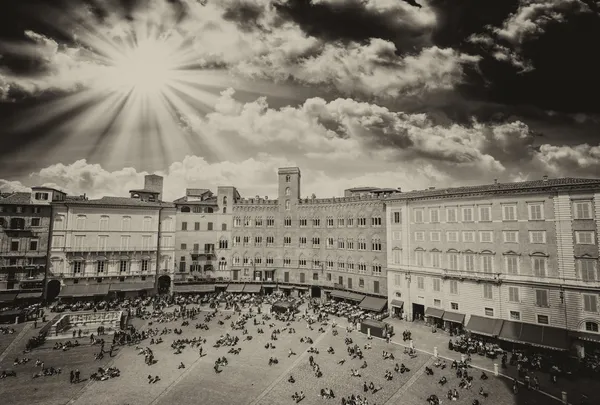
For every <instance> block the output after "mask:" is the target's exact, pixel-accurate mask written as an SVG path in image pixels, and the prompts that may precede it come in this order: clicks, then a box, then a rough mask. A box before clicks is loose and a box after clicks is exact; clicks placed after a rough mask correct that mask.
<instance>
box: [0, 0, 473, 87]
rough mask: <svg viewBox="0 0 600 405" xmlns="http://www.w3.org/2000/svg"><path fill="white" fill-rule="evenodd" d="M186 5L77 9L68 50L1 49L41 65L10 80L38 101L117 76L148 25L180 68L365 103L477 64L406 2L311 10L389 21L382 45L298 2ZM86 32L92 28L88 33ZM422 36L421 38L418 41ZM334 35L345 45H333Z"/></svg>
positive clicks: (50, 46)
mask: <svg viewBox="0 0 600 405" xmlns="http://www.w3.org/2000/svg"><path fill="white" fill-rule="evenodd" d="M184 3H185V12H184V13H182V12H180V11H179V12H176V11H177V10H180V9H181V6H177V8H176V9H174V8H173V6H170V5H169V3H168V2H167V1H164V0H149V6H148V8H144V9H137V10H134V11H133V12H132V13H131V20H132V21H129V20H127V19H126V18H125V17H124V16H123V15H120V14H118V13H117V12H115V11H114V10H111V9H109V8H108V7H107V8H106V10H105V11H104V13H105V15H104V16H103V18H102V19H101V20H99V19H98V18H97V15H96V14H97V13H96V14H94V13H92V12H91V11H90V9H89V7H88V6H82V7H81V8H75V9H74V10H72V11H71V13H72V14H73V19H75V20H83V21H85V24H79V25H74V24H72V25H73V26H72V27H70V26H69V24H68V21H69V20H68V19H64V24H65V25H66V26H65V27H63V28H64V30H65V31H66V32H67V33H68V34H69V35H70V36H71V37H72V41H71V42H70V43H68V44H67V43H61V42H59V41H58V40H56V39H53V38H51V37H49V36H47V35H44V34H43V33H38V32H34V31H26V32H25V33H24V37H25V38H26V39H27V40H28V41H29V44H28V46H27V47H20V46H14V44H13V46H4V47H3V48H2V49H0V52H5V53H6V52H13V53H27V54H28V55H30V56H34V57H35V58H36V60H37V61H38V63H39V64H40V71H39V72H37V74H36V75H32V76H28V75H19V74H17V73H14V74H12V75H8V76H7V77H6V80H8V84H9V85H10V86H12V87H13V88H15V89H20V90H22V91H24V92H26V93H31V94H37V93H39V92H43V91H47V90H62V91H67V92H71V91H76V90H79V89H81V88H83V87H88V86H92V87H93V86H95V85H98V84H99V83H100V82H102V80H100V79H101V78H102V77H105V76H106V74H108V73H107V72H108V71H110V69H109V68H110V65H111V63H112V62H113V59H114V57H115V52H116V51H115V49H118V48H119V47H121V46H122V45H121V44H122V43H127V42H128V41H130V40H131V37H132V35H133V33H135V34H136V35H137V36H140V35H144V33H145V32H146V29H145V28H143V27H147V26H155V27H159V29H162V31H163V32H162V34H161V38H162V39H164V40H167V41H169V44H170V48H171V49H176V51H174V55H173V59H174V60H177V61H178V64H180V65H184V66H194V67H196V68H214V67H219V68H220V69H222V70H224V71H227V72H229V73H231V74H233V75H236V76H240V77H243V78H246V79H256V78H260V79H268V80H274V81H279V82H285V81H295V82H297V83H300V84H305V85H315V86H319V85H325V86H329V87H330V89H331V90H333V91H337V92H339V93H341V94H344V95H356V96H362V97H366V98H373V97H375V98H377V97H383V98H385V97H388V98H390V97H391V98H394V97H399V96H416V95H423V94H426V93H435V92H438V91H445V90H450V89H453V88H454V87H455V86H456V85H457V84H458V83H460V82H461V80H462V76H463V69H464V68H465V67H467V66H469V67H471V66H473V65H475V64H476V63H477V62H478V60H479V59H478V58H477V57H475V56H469V55H465V54H463V53H460V52H458V51H455V50H452V49H442V48H438V47H435V46H433V45H432V44H431V41H430V40H429V39H427V38H428V35H429V34H427V33H428V32H430V31H431V27H432V26H433V25H434V24H435V21H436V20H435V14H434V13H433V12H432V11H431V10H424V9H423V10H419V9H416V8H415V7H412V6H410V5H408V4H406V3H403V2H390V1H388V0H371V1H368V2H357V1H348V2H345V3H344V4H342V3H338V2H334V4H327V5H326V4H324V3H323V2H321V3H320V4H317V5H314V6H311V7H316V6H319V7H321V8H323V7H325V6H327V7H329V8H331V7H333V8H338V9H339V8H340V7H341V8H343V9H344V10H350V9H351V10H350V13H351V14H352V13H354V14H357V13H358V14H360V13H362V14H361V15H363V14H364V15H369V16H371V17H368V18H375V17H373V16H378V17H377V18H383V19H385V20H386V21H388V23H389V24H388V25H390V27H389V31H390V35H383V37H384V39H381V38H376V36H377V34H378V33H377V32H375V31H374V32H373V33H372V35H371V36H369V35H367V36H363V37H360V38H359V37H352V36H351V35H346V34H347V33H348V32H357V31H356V30H354V29H352V30H351V31H348V30H347V28H345V29H346V31H344V32H343V33H338V34H335V35H334V34H331V35H329V34H327V35H325V33H321V32H313V31H314V30H310V29H305V28H306V27H305V26H303V24H302V22H298V21H296V20H295V19H294V18H292V17H291V16H290V15H289V13H290V12H291V11H289V10H291V9H290V8H289V7H292V6H293V5H294V4H296V5H297V4H300V3H301V2H294V1H284V2H280V3H277V5H273V4H272V3H271V2H270V1H267V0H223V1H219V2H208V3H206V4H205V5H203V4H201V3H198V2H196V1H192V0H185V1H184ZM286 7H287V8H286ZM348 7H350V9H349V8H348ZM116 9H117V8H115V10H116ZM282 10H288V11H289V12H288V13H287V14H286V13H285V12H283V11H282ZM388 13H391V14H388ZM282 15H286V16H287V19H286V18H283V17H282ZM352 18H354V17H352ZM357 18H362V17H357ZM330 25H331V27H333V25H332V24H330ZM86 26H89V28H87V29H83V28H82V27H86ZM354 26H356V25H354ZM370 26H376V25H373V24H371V25H370ZM165 27H170V28H165ZM340 27H341V26H340ZM403 32H404V33H403ZM421 32H423V33H424V34H423V35H425V37H424V39H415V38H416V35H417V34H419V33H421ZM392 34H393V35H392ZM394 35H395V36H396V37H394ZM419 35H420V34H419ZM332 36H333V37H336V38H341V37H344V36H345V38H344V40H336V39H335V38H333V37H332ZM388 37H389V38H388ZM415 41H417V42H418V44H417V42H415ZM403 44H409V45H408V46H407V47H405V46H404V45H403ZM409 51H410V52H409ZM107 66H108V67H107Z"/></svg>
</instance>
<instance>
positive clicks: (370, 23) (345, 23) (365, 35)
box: [274, 0, 430, 53]
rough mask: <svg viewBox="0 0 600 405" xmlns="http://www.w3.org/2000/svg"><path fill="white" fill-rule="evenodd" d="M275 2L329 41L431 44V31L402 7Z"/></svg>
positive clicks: (408, 47)
mask: <svg viewBox="0 0 600 405" xmlns="http://www.w3.org/2000/svg"><path fill="white" fill-rule="evenodd" d="M274 6H275V8H276V10H277V11H278V12H279V15H280V16H281V17H282V18H284V19H287V20H290V21H293V22H295V23H297V24H298V25H299V26H300V27H301V28H302V30H303V31H304V32H306V33H307V34H309V35H312V36H315V37H317V38H322V39H324V40H328V41H355V42H360V43H364V42H367V41H368V40H369V39H371V38H380V39H385V40H388V41H391V42H393V43H394V44H395V45H396V48H397V49H398V52H399V53H404V52H412V51H415V50H419V49H421V48H423V47H424V46H427V45H428V44H430V41H429V32H428V31H425V30H423V28H422V27H419V26H418V25H417V24H415V23H414V22H413V21H411V20H410V18H409V17H408V15H407V14H406V12H405V11H403V10H402V9H401V8H397V9H394V10H385V11H381V12H378V11H375V10H371V9H367V8H366V7H365V5H364V4H363V2H362V1H360V0H352V1H347V2H345V3H343V4H338V3H336V4H329V3H317V4H314V3H312V1H311V0H289V1H287V2H285V3H275V4H274Z"/></svg>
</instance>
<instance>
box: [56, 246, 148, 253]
mask: <svg viewBox="0 0 600 405" xmlns="http://www.w3.org/2000/svg"><path fill="white" fill-rule="evenodd" d="M52 250H53V251H63V252H66V253H126V254H131V253H156V251H157V247H156V246H142V247H139V246H133V247H132V246H129V247H91V246H80V247H71V246H67V247H63V248H54V247H53V248H52Z"/></svg>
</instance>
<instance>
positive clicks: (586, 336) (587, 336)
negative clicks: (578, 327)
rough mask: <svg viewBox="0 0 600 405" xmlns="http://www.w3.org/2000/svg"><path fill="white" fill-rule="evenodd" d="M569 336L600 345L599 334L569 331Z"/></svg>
mask: <svg viewBox="0 0 600 405" xmlns="http://www.w3.org/2000/svg"><path fill="white" fill-rule="evenodd" d="M569 335H570V336H571V337H574V338H575V339H579V340H585V341H587V342H596V343H600V333H592V332H583V331H575V330H573V331H569Z"/></svg>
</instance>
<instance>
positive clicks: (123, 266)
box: [71, 259, 150, 275]
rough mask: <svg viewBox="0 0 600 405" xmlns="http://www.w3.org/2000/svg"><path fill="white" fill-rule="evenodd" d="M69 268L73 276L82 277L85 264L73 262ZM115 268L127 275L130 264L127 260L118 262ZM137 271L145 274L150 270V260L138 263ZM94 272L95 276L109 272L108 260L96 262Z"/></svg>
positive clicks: (81, 261)
mask: <svg viewBox="0 0 600 405" xmlns="http://www.w3.org/2000/svg"><path fill="white" fill-rule="evenodd" d="M71 266H72V270H73V274H74V275H83V273H84V269H85V262H84V261H83V260H75V261H74V262H73V264H72V265H71ZM116 267H117V269H118V271H119V273H127V272H129V271H130V268H131V262H130V261H129V260H119V261H118V263H117V265H116ZM139 269H140V271H142V272H147V271H148V270H149V269H150V259H142V260H141V261H140V265H139ZM94 270H95V275H101V274H105V273H107V272H108V270H109V262H108V260H97V261H96V262H95V265H94Z"/></svg>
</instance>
